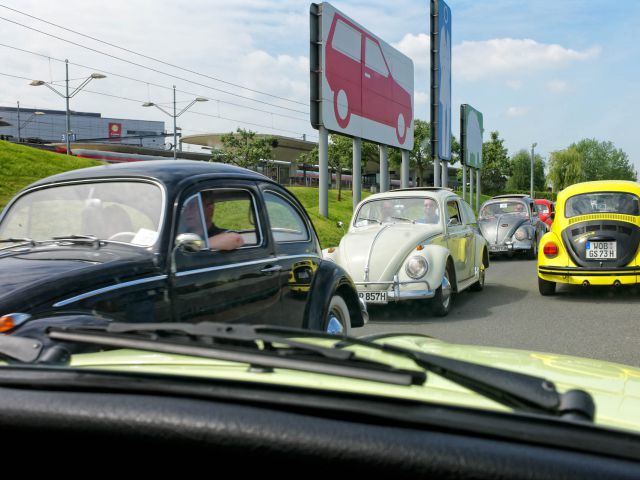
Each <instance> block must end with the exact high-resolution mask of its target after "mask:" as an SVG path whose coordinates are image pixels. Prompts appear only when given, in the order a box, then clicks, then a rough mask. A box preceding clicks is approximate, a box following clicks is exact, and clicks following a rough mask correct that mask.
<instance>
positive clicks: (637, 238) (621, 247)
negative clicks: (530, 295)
mask: <svg viewBox="0 0 640 480" xmlns="http://www.w3.org/2000/svg"><path fill="white" fill-rule="evenodd" d="M639 243H640V184H638V183H636V182H630V181H623V180H606V181H598V182H584V183H577V184H575V185H572V186H570V187H567V188H565V189H564V190H562V191H561V192H560V193H559V194H558V201H557V204H556V212H555V219H554V222H553V225H552V227H551V230H550V231H549V232H548V233H546V234H545V235H544V236H543V237H542V239H541V240H540V248H539V252H538V287H539V290H540V293H541V294H542V295H553V294H554V293H555V291H556V284H557V283H565V284H570V285H584V286H589V285H613V286H619V285H626V284H635V283H639V282H640V255H639V253H638V244H639Z"/></svg>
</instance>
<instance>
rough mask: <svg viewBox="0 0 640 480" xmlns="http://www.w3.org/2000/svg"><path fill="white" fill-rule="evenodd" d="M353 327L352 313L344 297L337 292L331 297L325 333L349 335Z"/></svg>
mask: <svg viewBox="0 0 640 480" xmlns="http://www.w3.org/2000/svg"><path fill="white" fill-rule="evenodd" d="M350 329H351V314H350V313H349V307H348V306H347V302H345V301H344V299H343V298H342V297H341V296H340V295H338V294H336V295H334V296H333V297H331V302H329V308H328V309H327V319H326V321H325V325H324V329H323V330H324V331H325V333H330V334H333V335H348V334H349V330H350Z"/></svg>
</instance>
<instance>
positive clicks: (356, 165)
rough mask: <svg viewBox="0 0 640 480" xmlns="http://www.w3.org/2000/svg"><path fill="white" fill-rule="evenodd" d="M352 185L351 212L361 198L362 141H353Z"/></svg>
mask: <svg viewBox="0 0 640 480" xmlns="http://www.w3.org/2000/svg"><path fill="white" fill-rule="evenodd" d="M351 179H352V185H353V187H352V188H353V210H354V211H355V209H356V205H358V203H360V199H361V198H362V139H360V138H354V139H353V169H352V170H351Z"/></svg>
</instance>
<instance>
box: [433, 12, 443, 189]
mask: <svg viewBox="0 0 640 480" xmlns="http://www.w3.org/2000/svg"><path fill="white" fill-rule="evenodd" d="M438 69H439V58H438V0H431V160H432V161H433V186H434V187H439V186H440V180H441V178H440V175H441V174H440V159H439V158H438V156H437V153H438V142H439V140H440V139H439V138H438V125H439V119H438V93H439V85H438Z"/></svg>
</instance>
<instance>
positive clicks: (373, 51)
mask: <svg viewBox="0 0 640 480" xmlns="http://www.w3.org/2000/svg"><path fill="white" fill-rule="evenodd" d="M365 64H366V66H367V67H368V68H370V69H371V70H374V71H375V72H377V73H379V74H380V75H383V76H385V77H386V76H388V75H389V70H388V69H387V65H386V63H385V61H384V56H383V55H382V50H380V45H378V44H377V43H376V42H374V41H373V40H371V39H369V38H367V39H366V41H365Z"/></svg>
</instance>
